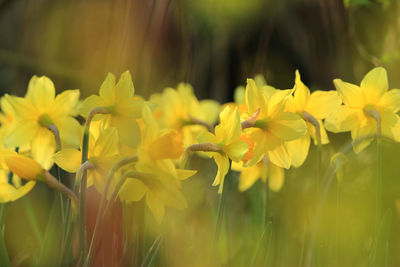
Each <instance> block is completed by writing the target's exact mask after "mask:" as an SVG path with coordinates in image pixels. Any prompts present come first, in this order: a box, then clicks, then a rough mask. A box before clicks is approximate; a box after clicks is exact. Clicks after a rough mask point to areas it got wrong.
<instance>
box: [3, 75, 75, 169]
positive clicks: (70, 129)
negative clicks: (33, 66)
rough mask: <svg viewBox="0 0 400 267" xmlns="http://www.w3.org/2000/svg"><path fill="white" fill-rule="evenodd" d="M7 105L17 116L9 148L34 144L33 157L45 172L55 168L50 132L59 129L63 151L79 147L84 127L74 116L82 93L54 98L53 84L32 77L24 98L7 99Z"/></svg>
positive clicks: (52, 138) (32, 147) (70, 92)
mask: <svg viewBox="0 0 400 267" xmlns="http://www.w3.org/2000/svg"><path fill="white" fill-rule="evenodd" d="M5 97H6V101H7V102H8V103H9V104H10V106H12V108H13V110H14V113H15V115H16V118H15V120H16V122H15V123H16V124H15V126H14V129H13V130H12V131H10V133H9V134H8V136H7V137H6V139H5V143H6V145H7V146H9V147H20V146H23V145H25V144H27V143H30V144H31V153H32V157H33V158H34V159H35V160H37V161H38V162H39V163H40V164H41V165H42V166H43V167H44V168H45V169H49V168H50V167H51V165H52V164H53V159H52V155H53V153H54V151H55V150H56V139H55V136H54V133H53V132H52V131H51V130H50V129H51V128H52V127H53V126H55V127H56V129H57V131H58V133H59V137H60V140H61V145H62V146H63V147H78V146H79V138H80V135H81V126H80V124H79V123H78V121H76V120H75V119H74V118H73V116H75V115H76V109H75V108H76V105H77V103H78V100H79V90H66V91H64V92H62V93H61V94H59V95H57V96H55V89H54V84H53V82H52V81H51V80H50V79H49V78H47V77H45V76H42V77H40V78H39V77H37V76H33V77H32V79H31V80H30V82H29V85H28V92H27V94H26V95H25V97H24V98H22V97H16V96H10V95H6V96H5Z"/></svg>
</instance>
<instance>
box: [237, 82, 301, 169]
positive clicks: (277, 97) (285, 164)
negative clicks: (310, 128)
mask: <svg viewBox="0 0 400 267" xmlns="http://www.w3.org/2000/svg"><path fill="white" fill-rule="evenodd" d="M291 94H292V90H276V89H275V88H273V87H271V86H263V87H261V88H258V87H257V85H256V83H255V81H254V80H253V79H248V80H247V86H246V92H245V97H246V106H247V116H250V115H251V114H254V113H255V112H259V113H258V117H257V121H256V122H255V125H254V126H255V127H252V128H249V129H247V130H246V132H247V133H248V134H250V135H251V138H252V139H253V141H254V152H253V153H254V156H253V158H252V159H250V160H249V161H248V162H247V165H248V166H251V165H253V164H256V163H258V162H259V161H260V160H261V159H262V158H263V157H264V155H266V156H267V158H268V159H269V160H270V161H271V162H272V163H273V164H275V165H277V166H279V167H282V168H289V167H290V164H291V158H290V155H289V153H288V151H287V149H286V147H285V145H284V144H285V142H286V141H291V140H295V139H297V138H301V137H303V136H304V135H305V134H306V132H307V125H306V124H305V122H304V120H303V119H302V118H301V117H300V116H299V115H298V114H295V113H291V112H284V105H285V103H286V101H287V100H288V98H289V96H290V95H291Z"/></svg>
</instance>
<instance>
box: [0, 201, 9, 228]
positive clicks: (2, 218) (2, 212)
mask: <svg viewBox="0 0 400 267" xmlns="http://www.w3.org/2000/svg"><path fill="white" fill-rule="evenodd" d="M7 208H8V203H3V204H1V208H0V231H1V232H3V233H4V226H5V223H6V213H7Z"/></svg>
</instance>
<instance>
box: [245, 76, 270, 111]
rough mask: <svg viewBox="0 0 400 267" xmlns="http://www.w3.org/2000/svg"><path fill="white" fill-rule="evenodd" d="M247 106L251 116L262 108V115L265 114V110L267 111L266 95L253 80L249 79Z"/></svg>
mask: <svg viewBox="0 0 400 267" xmlns="http://www.w3.org/2000/svg"><path fill="white" fill-rule="evenodd" d="M246 105H247V107H248V109H249V110H248V111H249V113H250V114H253V113H254V112H256V111H257V109H258V108H261V113H263V112H264V110H266V109H267V105H266V102H265V98H264V95H263V94H262V92H261V91H260V90H259V89H258V87H257V85H256V83H255V81H254V80H253V79H247V85H246Z"/></svg>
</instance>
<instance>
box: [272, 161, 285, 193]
mask: <svg viewBox="0 0 400 267" xmlns="http://www.w3.org/2000/svg"><path fill="white" fill-rule="evenodd" d="M268 179H269V180H268V185H269V188H270V189H271V190H272V191H275V192H278V191H280V190H281V188H282V186H283V183H284V181H285V171H284V170H283V169H282V168H279V167H278V166H276V165H274V164H270V168H269V178H268Z"/></svg>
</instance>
